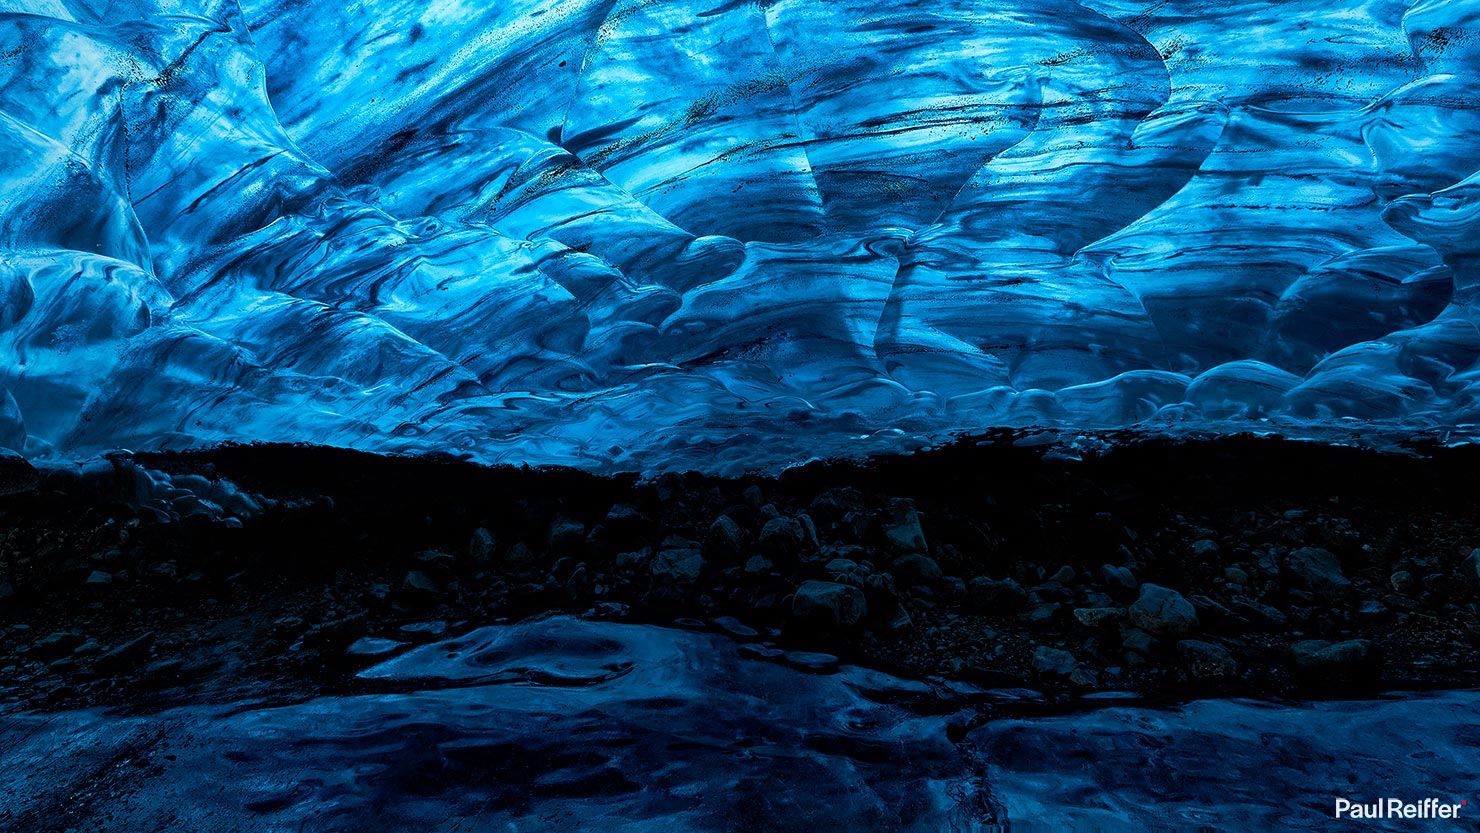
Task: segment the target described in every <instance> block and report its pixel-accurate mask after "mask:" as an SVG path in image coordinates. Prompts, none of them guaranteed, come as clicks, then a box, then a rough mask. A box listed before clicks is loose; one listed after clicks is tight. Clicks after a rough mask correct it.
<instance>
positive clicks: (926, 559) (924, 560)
mask: <svg viewBox="0 0 1480 833" xmlns="http://www.w3.org/2000/svg"><path fill="white" fill-rule="evenodd" d="M943 575H945V573H943V572H942V571H941V569H940V565H939V564H937V563H935V559H933V558H931V557H930V556H928V555H920V554H919V553H912V554H910V555H902V556H900V557H899V558H896V559H894V576H895V579H896V580H897V581H899V582H902V583H903V584H904V585H905V586H909V585H912V584H933V583H935V582H937V581H940V579H941V576H943Z"/></svg>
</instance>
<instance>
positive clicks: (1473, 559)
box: [1393, 548, 1480, 593]
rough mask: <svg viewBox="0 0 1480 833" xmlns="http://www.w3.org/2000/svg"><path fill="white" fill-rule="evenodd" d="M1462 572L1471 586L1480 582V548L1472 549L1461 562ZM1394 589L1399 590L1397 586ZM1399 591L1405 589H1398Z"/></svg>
mask: <svg viewBox="0 0 1480 833" xmlns="http://www.w3.org/2000/svg"><path fill="white" fill-rule="evenodd" d="M1460 574H1461V575H1462V576H1463V577H1464V579H1465V580H1466V581H1467V582H1468V583H1469V584H1470V585H1471V586H1474V585H1477V584H1480V548H1477V549H1473V550H1470V554H1469V555H1467V556H1465V559H1464V561H1463V562H1461V563H1460ZM1393 589H1394V590H1397V588H1396V587H1394V588H1393ZM1398 592H1399V593H1402V592H1404V591H1402V590H1398Z"/></svg>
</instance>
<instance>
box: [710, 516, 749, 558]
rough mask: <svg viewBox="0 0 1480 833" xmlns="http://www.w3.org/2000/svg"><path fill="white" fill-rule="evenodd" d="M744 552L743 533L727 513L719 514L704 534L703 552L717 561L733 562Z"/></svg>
mask: <svg viewBox="0 0 1480 833" xmlns="http://www.w3.org/2000/svg"><path fill="white" fill-rule="evenodd" d="M744 552H745V533H744V532H742V531H741V529H740V524H737V523H735V519H734V518H731V517H730V516H729V515H720V516H719V517H718V518H715V519H714V523H712V524H710V525H709V531H708V532H707V533H705V535H704V554H705V555H707V556H708V557H710V558H712V559H714V560H715V561H717V562H720V563H724V564H733V563H735V562H738V561H740V559H741V556H742V555H743V554H744Z"/></svg>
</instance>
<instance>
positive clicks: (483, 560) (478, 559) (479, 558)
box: [468, 526, 494, 567]
mask: <svg viewBox="0 0 1480 833" xmlns="http://www.w3.org/2000/svg"><path fill="white" fill-rule="evenodd" d="M493 546H494V545H493V533H491V532H489V531H488V530H486V529H484V528H483V527H481V526H480V527H478V528H477V529H475V530H473V534H472V535H471V536H470V537H469V538H468V558H469V560H471V561H472V562H473V563H474V564H476V565H478V566H479V567H487V566H488V565H489V564H491V563H493Z"/></svg>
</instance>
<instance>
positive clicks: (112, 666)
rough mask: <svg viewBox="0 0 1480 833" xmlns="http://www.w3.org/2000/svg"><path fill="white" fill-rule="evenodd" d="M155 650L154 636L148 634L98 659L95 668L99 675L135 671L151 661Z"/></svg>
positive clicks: (94, 664)
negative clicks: (151, 654)
mask: <svg viewBox="0 0 1480 833" xmlns="http://www.w3.org/2000/svg"><path fill="white" fill-rule="evenodd" d="M153 650H154V634H152V633H146V634H144V635H143V636H140V637H137V638H135V639H131V640H129V641H128V642H125V643H123V644H122V645H119V646H118V647H116V648H114V649H113V650H111V651H108V652H107V653H105V654H103V655H102V656H100V657H98V658H97V660H96V662H94V663H93V668H94V670H96V671H97V672H98V673H99V674H122V673H126V672H129V671H133V670H134V669H136V668H139V667H141V666H143V665H144V664H145V663H146V662H148V661H149V654H150V652H151V651H153Z"/></svg>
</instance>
